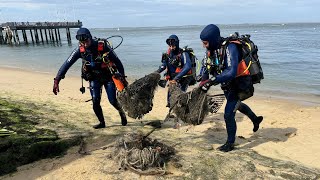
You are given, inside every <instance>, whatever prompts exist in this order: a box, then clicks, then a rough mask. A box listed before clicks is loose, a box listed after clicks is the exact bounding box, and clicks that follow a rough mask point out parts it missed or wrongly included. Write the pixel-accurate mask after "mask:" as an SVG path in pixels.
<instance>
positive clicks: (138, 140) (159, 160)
mask: <svg viewBox="0 0 320 180" xmlns="http://www.w3.org/2000/svg"><path fill="white" fill-rule="evenodd" d="M151 132H152V131H151ZM151 132H150V133H149V134H151ZM149 134H148V135H149ZM148 135H143V134H142V133H135V132H130V133H127V134H125V135H124V136H123V137H120V138H119V139H118V140H117V141H116V142H115V146H114V151H113V153H114V155H115V156H113V157H114V158H113V159H114V160H116V161H117V162H119V166H120V168H121V169H125V170H126V169H129V170H131V171H133V172H135V173H138V174H142V175H157V174H158V175H159V174H162V175H163V174H165V162H167V161H169V159H170V157H171V156H172V155H174V154H175V149H174V148H173V147H171V146H168V145H165V144H163V143H161V142H159V141H157V140H152V139H151V138H149V137H147V136H148Z"/></svg>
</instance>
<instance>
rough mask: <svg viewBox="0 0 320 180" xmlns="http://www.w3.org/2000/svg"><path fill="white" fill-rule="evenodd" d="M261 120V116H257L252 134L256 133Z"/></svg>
mask: <svg viewBox="0 0 320 180" xmlns="http://www.w3.org/2000/svg"><path fill="white" fill-rule="evenodd" d="M262 120H263V116H258V117H257V118H256V119H255V120H254V123H253V132H257V131H258V129H259V125H260V123H261V122H262Z"/></svg>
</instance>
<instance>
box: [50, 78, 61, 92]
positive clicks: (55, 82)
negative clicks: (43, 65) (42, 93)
mask: <svg viewBox="0 0 320 180" xmlns="http://www.w3.org/2000/svg"><path fill="white" fill-rule="evenodd" d="M59 82H60V79H59V78H54V80H53V90H52V91H53V93H54V94H55V95H57V94H58V92H60V91H59Z"/></svg>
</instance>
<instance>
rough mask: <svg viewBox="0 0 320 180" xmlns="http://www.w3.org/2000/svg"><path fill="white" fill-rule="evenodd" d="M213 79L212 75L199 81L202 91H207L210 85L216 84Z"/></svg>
mask: <svg viewBox="0 0 320 180" xmlns="http://www.w3.org/2000/svg"><path fill="white" fill-rule="evenodd" d="M215 79H216V78H215V77H213V78H211V79H207V80H205V81H201V83H200V84H199V86H200V87H201V90H202V91H204V92H207V91H208V90H209V89H210V87H211V86H212V85H216V83H215V82H214V80H215Z"/></svg>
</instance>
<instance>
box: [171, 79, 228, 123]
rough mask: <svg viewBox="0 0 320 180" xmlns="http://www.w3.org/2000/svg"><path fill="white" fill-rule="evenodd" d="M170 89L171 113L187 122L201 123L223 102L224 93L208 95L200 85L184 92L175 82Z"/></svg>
mask: <svg viewBox="0 0 320 180" xmlns="http://www.w3.org/2000/svg"><path fill="white" fill-rule="evenodd" d="M169 91H170V94H171V96H170V110H169V114H168V116H167V117H169V116H170V114H171V113H172V114H175V116H176V119H178V120H182V121H183V122H185V123H188V124H192V125H199V124H201V123H202V122H203V119H204V117H205V116H206V115H207V114H208V113H209V112H211V113H216V112H217V111H218V110H219V109H220V107H221V106H222V104H223V101H224V95H223V94H217V95H208V94H207V93H205V92H203V91H202V90H201V88H200V87H197V88H195V89H193V90H192V91H190V92H187V93H185V92H183V91H181V90H180V88H179V87H178V86H177V85H175V84H170V85H169Z"/></svg>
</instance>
